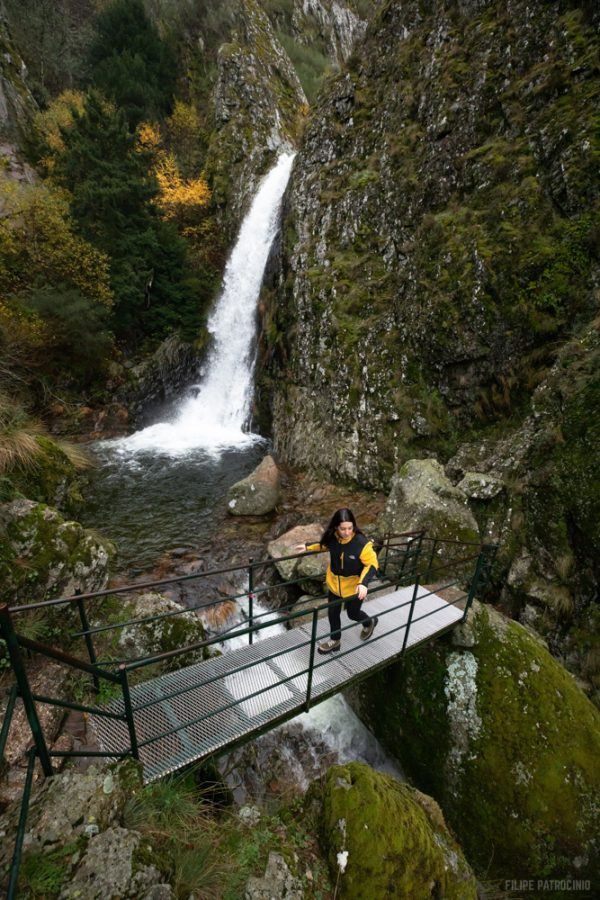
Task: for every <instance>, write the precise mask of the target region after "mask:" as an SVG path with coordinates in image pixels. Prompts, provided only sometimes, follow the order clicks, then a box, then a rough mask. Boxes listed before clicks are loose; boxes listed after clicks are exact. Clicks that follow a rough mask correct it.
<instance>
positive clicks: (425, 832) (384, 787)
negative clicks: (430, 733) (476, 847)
mask: <svg viewBox="0 0 600 900" xmlns="http://www.w3.org/2000/svg"><path fill="white" fill-rule="evenodd" d="M315 796H316V797H317V799H318V801H319V802H320V804H321V812H320V826H321V830H322V834H323V839H324V842H325V846H326V847H327V851H328V859H329V866H330V870H331V873H332V877H333V878H334V879H335V878H336V877H337V878H338V885H339V896H340V897H342V898H348V900H353V898H356V900H383V898H385V897H390V898H391V897H410V898H411V900H426V898H431V897H445V898H448V900H450V898H456V900H469V898H473V900H475V898H476V897H477V887H476V882H475V877H474V875H473V873H472V871H471V869H470V868H469V865H468V864H467V862H466V860H465V858H464V856H463V854H462V851H461V849H460V847H459V846H458V844H457V843H456V841H455V840H454V838H453V837H452V835H451V834H450V832H449V831H448V829H447V827H446V825H445V823H444V819H443V816H442V814H441V811H440V809H439V807H438V806H437V804H436V803H435V802H434V801H433V800H431V798H430V797H425V796H424V795H423V794H421V793H420V792H419V791H417V790H415V789H414V788H413V787H411V786H410V785H408V784H401V783H400V782H399V781H397V780H396V779H395V778H392V777H390V776H389V775H382V774H381V773H380V772H376V771H374V770H373V769H371V768H370V767H369V766H366V765H363V764H362V763H349V764H348V765H343V766H334V767H333V768H331V769H329V771H328V772H327V774H326V776H325V778H324V779H323V781H322V783H321V784H318V783H317V785H315V786H314V787H313V788H312V789H311V792H310V793H309V800H310V799H313V798H314V797H315ZM340 854H344V855H345V854H347V858H346V862H345V865H344V858H345V856H340ZM340 863H341V865H340ZM342 869H344V871H341V870H342Z"/></svg>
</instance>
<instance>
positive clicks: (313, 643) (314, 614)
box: [304, 609, 319, 712]
mask: <svg viewBox="0 0 600 900" xmlns="http://www.w3.org/2000/svg"><path fill="white" fill-rule="evenodd" d="M318 618H319V616H318V613H317V610H316V609H313V612H312V630H311V635H310V658H309V661H308V678H307V680H306V702H305V704H304V709H305V711H306V712H308V711H309V709H310V695H311V693H312V680H313V669H314V667H315V647H316V646H317V621H318Z"/></svg>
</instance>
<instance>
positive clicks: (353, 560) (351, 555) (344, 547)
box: [306, 532, 379, 597]
mask: <svg viewBox="0 0 600 900" xmlns="http://www.w3.org/2000/svg"><path fill="white" fill-rule="evenodd" d="M306 549H307V550H329V557H330V558H329V565H328V566H327V575H326V578H325V580H326V582H327V587H328V589H329V590H330V591H331V592H332V593H333V594H336V595H337V596H338V597H352V596H353V595H354V594H356V589H357V587H358V585H359V584H364V585H365V586H366V585H368V584H369V582H370V581H371V580H372V579H373V578H374V577H375V576H376V575H377V569H378V568H379V563H378V561H377V554H376V553H375V551H374V549H373V542H372V541H370V540H369V539H368V538H367V537H365V535H364V534H357V533H356V532H355V533H354V534H353V535H352V536H351V537H349V538H347V539H346V540H345V541H340V540H339V539H338V538H337V537H334V538H333V540H332V541H331V543H330V545H329V546H328V547H325V546H323V545H322V544H307V545H306Z"/></svg>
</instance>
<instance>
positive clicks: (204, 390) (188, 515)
mask: <svg viewBox="0 0 600 900" xmlns="http://www.w3.org/2000/svg"><path fill="white" fill-rule="evenodd" d="M293 160H294V156H293V155H292V154H282V155H281V156H280V157H279V159H278V161H277V163H276V165H275V166H274V167H273V168H272V169H271V171H270V172H269V173H268V175H267V176H266V177H265V178H264V179H263V181H262V182H261V184H260V186H259V189H258V191H257V193H256V196H255V198H254V201H253V203H252V205H251V207H250V210H249V212H248V214H247V215H246V217H245V219H244V221H243V223H242V226H241V228H240V232H239V235H238V238H237V241H236V244H235V246H234V248H233V250H232V253H231V256H230V258H229V261H228V263H227V266H226V269H225V274H224V278H223V288H222V291H221V293H220V295H219V297H218V299H217V302H216V304H215V307H214V310H213V313H212V315H211V316H210V319H209V322H208V329H209V331H210V334H211V338H212V343H211V350H210V353H209V356H208V359H207V361H206V364H205V366H204V372H203V375H202V378H201V381H200V383H199V384H198V385H196V386H195V387H194V388H192V389H190V391H189V392H188V395H187V396H186V397H184V398H183V400H182V401H181V402H180V403H179V404H177V405H175V406H174V407H173V408H172V409H171V411H170V414H168V415H167V416H166V417H165V419H164V421H160V422H157V423H155V424H154V425H150V426H149V427H148V428H144V429H142V430H140V431H136V432H135V433H134V434H132V435H130V436H128V437H125V438H121V439H119V440H113V441H103V442H101V443H99V444H97V445H96V447H95V448H94V449H95V452H96V454H97V456H98V457H99V460H100V462H101V466H100V467H99V469H98V471H97V472H96V473H94V474H93V475H92V477H91V483H90V489H89V502H88V503H87V506H86V510H85V515H84V517H83V520H84V524H89V525H93V526H94V527H95V528H98V529H99V530H100V531H101V532H102V533H103V534H105V535H106V536H107V537H109V538H111V539H112V540H114V541H115V543H116V544H117V547H118V549H119V554H120V559H121V562H122V563H124V564H125V565H126V566H127V567H128V568H129V569H130V570H132V569H134V570H135V568H136V567H137V568H139V570H140V571H143V570H144V569H147V568H148V567H149V566H151V565H152V563H153V562H155V561H156V559H157V557H158V556H160V555H161V553H162V552H164V551H165V550H168V549H172V548H175V547H186V548H190V549H194V548H195V547H197V546H199V545H201V544H203V543H205V539H206V536H207V534H210V533H211V531H212V521H213V518H214V515H215V511H218V510H220V509H221V508H222V507H223V506H224V503H225V497H226V494H227V489H228V488H229V487H230V486H231V485H232V484H233V483H234V482H236V481H239V480H240V479H241V478H243V477H244V476H245V475H247V474H248V473H249V472H250V471H252V469H253V468H254V467H255V466H256V465H257V464H258V462H259V461H260V459H261V457H262V456H264V453H265V444H264V441H263V440H262V438H261V437H260V436H259V435H256V434H252V433H251V432H250V431H249V430H248V425H249V419H250V410H251V404H252V387H253V370H254V362H255V352H256V350H255V334H256V313H257V302H258V296H259V292H260V286H261V283H262V279H263V274H264V269H265V265H266V263H267V258H268V255H269V250H270V248H271V245H272V243H273V239H274V237H275V234H276V233H277V229H278V227H279V214H280V207H281V199H282V196H283V192H284V190H285V187H286V185H287V182H288V180H289V176H290V171H291V167H292V163H293Z"/></svg>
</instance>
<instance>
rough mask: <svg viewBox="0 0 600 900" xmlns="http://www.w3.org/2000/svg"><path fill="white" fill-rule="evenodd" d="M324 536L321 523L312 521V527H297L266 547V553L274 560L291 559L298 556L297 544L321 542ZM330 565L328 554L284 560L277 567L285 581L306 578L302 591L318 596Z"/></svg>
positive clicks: (276, 564) (310, 525)
mask: <svg viewBox="0 0 600 900" xmlns="http://www.w3.org/2000/svg"><path fill="white" fill-rule="evenodd" d="M322 534H323V526H322V525H320V524H319V523H318V522H311V523H310V524H309V525H297V526H296V527H295V528H292V529H290V531H286V532H285V534H282V535H280V536H279V537H278V538H275V540H273V541H271V542H270V543H269V544H268V546H267V552H268V554H269V556H270V557H271V559H278V558H279V557H284V556H291V555H292V554H294V553H297V550H296V545H297V544H315V543H318V542H319V540H320V539H321V535H322ZM328 562H329V555H328V554H327V553H318V554H310V555H308V556H299V557H297V558H296V559H282V560H281V561H280V562H277V563H275V568H276V569H277V572H278V573H279V575H281V577H282V578H283V580H284V581H293V580H294V579H296V578H306V581H303V582H302V588H303V590H307V591H308V592H309V593H311V594H315V593H320V591H322V590H323V581H324V579H325V572H326V570H327V564H328Z"/></svg>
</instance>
